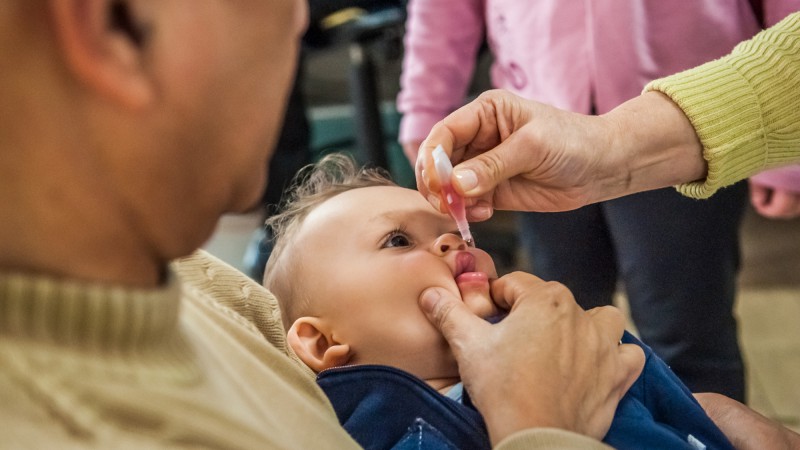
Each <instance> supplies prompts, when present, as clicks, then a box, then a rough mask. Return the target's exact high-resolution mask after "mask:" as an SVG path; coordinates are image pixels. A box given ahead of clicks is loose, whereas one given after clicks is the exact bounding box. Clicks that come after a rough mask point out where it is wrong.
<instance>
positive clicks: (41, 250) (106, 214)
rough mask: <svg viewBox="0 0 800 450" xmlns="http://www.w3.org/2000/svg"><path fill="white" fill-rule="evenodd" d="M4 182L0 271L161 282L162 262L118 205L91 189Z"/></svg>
mask: <svg viewBox="0 0 800 450" xmlns="http://www.w3.org/2000/svg"><path fill="white" fill-rule="evenodd" d="M6 181H9V180H8V179H7V180H6ZM3 184H4V185H3V186H2V188H0V208H2V216H3V218H4V219H3V220H2V221H0V269H2V270H6V271H18V272H23V273H40V274H49V275H53V276H57V277H68V278H76V279H81V280H87V281H97V282H104V283H113V284H124V285H131V286H155V285H157V284H158V283H159V282H161V281H162V278H163V273H164V268H165V266H166V262H165V261H163V260H162V259H160V258H159V255H158V253H157V252H156V251H155V249H154V248H153V246H152V245H150V244H149V243H148V242H147V240H146V239H145V236H144V235H143V234H142V233H141V230H138V229H137V227H136V226H135V225H136V224H134V223H130V221H126V220H125V219H124V217H125V216H124V215H123V214H121V213H120V211H121V208H117V207H116V204H115V203H114V202H113V201H110V200H108V197H107V196H102V195H98V193H97V192H91V193H89V192H88V191H89V190H94V189H96V187H92V186H84V185H76V184H71V185H70V184H66V183H62V184H61V186H68V187H69V189H68V190H66V189H61V190H58V189H57V188H56V187H55V186H56V184H54V185H53V186H52V187H48V186H47V184H48V183H47V181H44V180H43V181H42V183H40V184H37V183H35V182H31V181H30V180H29V181H28V182H21V183H18V185H17V186H9V185H8V184H6V183H3ZM31 186H35V187H33V188H31ZM98 197H99V198H100V201H97V200H98ZM90 201H91V202H93V203H89V202H90Z"/></svg>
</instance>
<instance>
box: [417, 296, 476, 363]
mask: <svg viewBox="0 0 800 450" xmlns="http://www.w3.org/2000/svg"><path fill="white" fill-rule="evenodd" d="M419 304H420V308H422V312H424V313H425V316H427V317H428V320H429V321H430V322H431V323H432V324H433V326H435V327H436V328H437V329H438V330H439V331H440V332H441V333H442V335H443V336H444V338H445V340H447V342H448V343H449V344H450V347H451V348H452V349H453V352H454V353H455V354H456V357H457V358H458V355H459V354H460V350H461V349H462V348H464V347H467V346H468V341H469V340H470V339H473V338H477V337H478V336H479V335H480V334H481V333H480V332H478V330H479V329H481V327H488V326H490V325H489V324H488V322H486V321H484V320H483V319H481V318H480V317H478V316H476V315H475V314H474V313H472V311H470V310H469V308H467V306H466V305H465V304H464V302H462V301H461V299H459V298H458V297H456V296H455V295H453V294H452V293H450V292H448V291H447V290H445V289H443V288H438V287H433V288H428V289H426V290H424V291H423V292H422V294H420V297H419Z"/></svg>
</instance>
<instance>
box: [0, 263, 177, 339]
mask: <svg viewBox="0 0 800 450" xmlns="http://www.w3.org/2000/svg"><path fill="white" fill-rule="evenodd" d="M179 305H180V283H179V282H178V278H177V277H176V276H175V275H174V274H172V273H170V275H169V277H168V282H167V284H166V285H165V286H164V287H160V288H153V289H131V288H126V287H120V286H109V285H102V284H94V283H85V282H80V281H73V280H62V279H56V278H49V277H45V276H35V275H22V274H8V273H2V272H0V335H5V336H6V337H12V338H18V339H25V340H33V341H38V342H47V343H50V344H55V345H65V346H70V347H72V348H83V349H84V350H90V351H99V352H111V353H128V352H137V353H138V352H140V351H143V350H144V351H147V349H148V347H152V346H157V345H158V344H159V343H163V342H164V341H165V340H171V339H170V338H172V337H174V334H175V332H176V330H177V326H176V324H177V320H178V309H179Z"/></svg>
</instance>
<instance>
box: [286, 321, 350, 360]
mask: <svg viewBox="0 0 800 450" xmlns="http://www.w3.org/2000/svg"><path fill="white" fill-rule="evenodd" d="M286 340H287V342H288V344H289V346H290V347H291V348H292V350H294V352H295V353H296V354H297V356H298V357H299V358H300V360H301V361H303V362H304V363H305V365H307V366H308V367H310V368H311V370H313V371H314V372H317V373H319V372H321V371H322V370H325V369H329V368H331V367H336V366H342V365H345V364H347V361H349V360H350V346H349V345H347V344H340V343H338V342H335V341H334V340H333V339H332V336H331V335H330V332H329V331H328V329H327V327H325V324H324V322H323V321H322V320H320V319H319V318H317V317H301V318H299V319H297V320H295V321H294V323H293V324H292V327H291V328H289V333H288V335H287V337H286Z"/></svg>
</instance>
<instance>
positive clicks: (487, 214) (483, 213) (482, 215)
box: [469, 206, 492, 220]
mask: <svg viewBox="0 0 800 450" xmlns="http://www.w3.org/2000/svg"><path fill="white" fill-rule="evenodd" d="M469 214H470V216H471V217H472V218H473V219H474V220H486V219H489V218H491V217H492V208H491V207H489V206H473V207H472V208H470V209H469Z"/></svg>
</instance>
